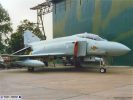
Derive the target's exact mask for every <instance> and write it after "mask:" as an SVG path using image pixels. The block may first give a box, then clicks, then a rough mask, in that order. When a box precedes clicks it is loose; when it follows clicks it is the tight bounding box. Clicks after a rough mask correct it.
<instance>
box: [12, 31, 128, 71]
mask: <svg viewBox="0 0 133 100" xmlns="http://www.w3.org/2000/svg"><path fill="white" fill-rule="evenodd" d="M24 45H25V48H23V49H21V50H19V51H17V52H15V53H13V54H12V55H10V56H11V57H16V58H20V60H18V61H16V63H17V64H19V65H24V66H28V71H34V69H35V68H36V67H42V66H45V65H46V66H47V65H48V63H47V59H49V58H50V57H53V58H62V57H66V58H67V60H68V61H71V62H72V63H73V65H74V66H76V67H79V66H80V67H81V66H82V63H84V62H87V61H90V59H94V60H98V61H102V60H103V58H102V57H106V56H120V55H124V54H126V53H128V52H129V51H130V49H129V48H128V47H127V46H125V45H123V44H121V43H118V42H112V41H108V40H106V39H103V38H101V37H99V36H98V35H95V34H91V33H87V32H85V33H81V34H76V35H72V36H66V37H60V38H55V39H53V40H40V39H39V38H38V37H37V36H35V35H34V34H32V33H31V32H30V31H25V32H24ZM22 51H26V52H27V51H28V52H27V54H23V55H19V52H22ZM100 58H102V59H100ZM100 72H102V73H105V72H106V68H105V67H103V66H102V67H101V68H100Z"/></svg>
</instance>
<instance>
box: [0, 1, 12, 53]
mask: <svg viewBox="0 0 133 100" xmlns="http://www.w3.org/2000/svg"><path fill="white" fill-rule="evenodd" d="M11 31H12V28H11V22H10V17H9V14H8V12H7V11H6V10H5V9H4V8H3V7H2V5H1V4H0V53H4V52H5V45H4V44H3V39H2V34H4V35H5V36H6V34H7V33H8V32H11Z"/></svg>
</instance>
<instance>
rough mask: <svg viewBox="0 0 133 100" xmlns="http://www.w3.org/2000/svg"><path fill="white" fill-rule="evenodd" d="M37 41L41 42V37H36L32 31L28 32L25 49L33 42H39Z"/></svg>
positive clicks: (25, 33) (25, 38)
mask: <svg viewBox="0 0 133 100" xmlns="http://www.w3.org/2000/svg"><path fill="white" fill-rule="evenodd" d="M37 41H41V39H40V38H39V37H37V36H36V35H34V34H33V33H32V32H31V31H29V30H27V31H25V32H24V45H25V47H27V46H28V44H30V43H33V42H37Z"/></svg>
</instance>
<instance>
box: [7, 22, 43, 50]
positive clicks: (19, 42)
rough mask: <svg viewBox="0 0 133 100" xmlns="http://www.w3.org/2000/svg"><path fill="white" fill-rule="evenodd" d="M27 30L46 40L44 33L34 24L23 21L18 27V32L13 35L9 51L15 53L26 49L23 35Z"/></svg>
mask: <svg viewBox="0 0 133 100" xmlns="http://www.w3.org/2000/svg"><path fill="white" fill-rule="evenodd" d="M26 30H30V31H31V32H32V33H34V34H35V35H37V36H38V37H39V38H40V39H44V36H43V35H42V32H41V31H40V29H39V28H38V27H37V26H36V25H35V24H34V23H32V22H30V21H28V20H23V21H21V23H20V25H19V26H18V27H17V30H16V32H15V33H13V34H12V35H11V39H10V41H9V48H8V51H10V52H15V51H17V50H19V49H21V48H23V47H24V44H23V33H24V31H26Z"/></svg>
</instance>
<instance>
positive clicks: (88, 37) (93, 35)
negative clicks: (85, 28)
mask: <svg viewBox="0 0 133 100" xmlns="http://www.w3.org/2000/svg"><path fill="white" fill-rule="evenodd" d="M78 36H79V37H81V38H87V39H92V40H97V41H106V40H105V39H103V38H101V37H100V36H98V35H95V34H91V33H84V34H78Z"/></svg>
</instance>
